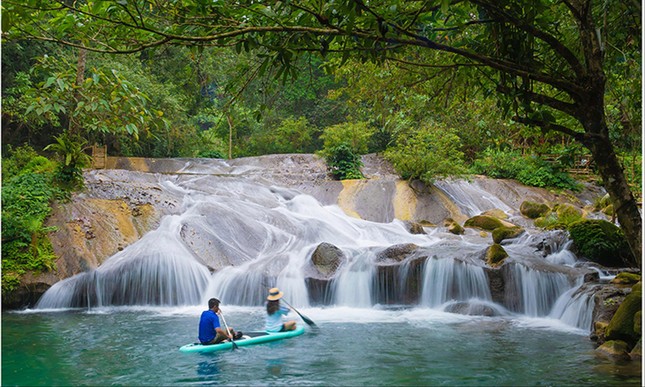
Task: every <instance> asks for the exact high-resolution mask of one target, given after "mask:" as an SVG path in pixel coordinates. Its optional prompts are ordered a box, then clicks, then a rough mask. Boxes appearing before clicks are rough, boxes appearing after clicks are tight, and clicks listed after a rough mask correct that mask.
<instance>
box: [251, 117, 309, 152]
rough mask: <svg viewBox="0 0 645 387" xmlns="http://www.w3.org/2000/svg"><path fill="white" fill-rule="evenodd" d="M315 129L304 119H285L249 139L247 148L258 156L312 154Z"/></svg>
mask: <svg viewBox="0 0 645 387" xmlns="http://www.w3.org/2000/svg"><path fill="white" fill-rule="evenodd" d="M314 136H315V128H314V127H313V126H311V125H310V124H309V122H308V121H307V119H306V118H305V117H300V118H299V119H294V118H291V117H290V118H286V119H285V120H283V121H282V122H281V123H280V125H279V126H278V127H277V128H274V129H273V130H271V131H269V132H264V133H261V134H259V135H258V136H256V137H253V138H252V139H251V144H249V148H250V149H253V151H254V152H255V153H258V154H277V153H312V152H313V151H314V150H315V149H312V148H311V144H312V139H313V137H314Z"/></svg>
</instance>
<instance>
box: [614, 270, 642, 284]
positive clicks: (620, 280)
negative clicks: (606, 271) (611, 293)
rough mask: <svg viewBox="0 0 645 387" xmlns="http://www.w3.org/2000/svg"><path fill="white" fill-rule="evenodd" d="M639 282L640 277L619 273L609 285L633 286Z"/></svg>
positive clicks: (634, 274) (633, 274)
mask: <svg viewBox="0 0 645 387" xmlns="http://www.w3.org/2000/svg"><path fill="white" fill-rule="evenodd" d="M640 280H641V276H640V275H639V274H636V273H629V272H626V271H624V272H621V273H618V275H616V278H614V279H613V280H611V283H613V284H618V285H633V284H636V283H638V282H639V281H640Z"/></svg>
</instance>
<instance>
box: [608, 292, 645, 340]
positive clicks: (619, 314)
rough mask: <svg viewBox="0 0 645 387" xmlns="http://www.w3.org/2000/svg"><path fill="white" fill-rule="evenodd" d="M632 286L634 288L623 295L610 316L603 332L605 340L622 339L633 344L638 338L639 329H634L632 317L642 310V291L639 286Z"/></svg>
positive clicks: (639, 334)
mask: <svg viewBox="0 0 645 387" xmlns="http://www.w3.org/2000/svg"><path fill="white" fill-rule="evenodd" d="M634 288H635V289H636V290H632V292H631V293H630V294H628V295H627V297H625V300H624V301H623V302H622V303H621V304H620V306H619V307H618V310H617V311H616V313H615V314H614V317H612V318H611V321H610V322H609V325H608V326H607V330H606V332H605V335H606V338H607V340H623V341H625V342H628V343H630V344H632V345H633V344H635V343H636V341H638V339H639V338H640V336H641V332H640V330H639V331H635V330H634V327H635V326H636V324H635V321H634V319H635V318H636V315H637V313H638V312H639V311H641V310H642V305H641V300H642V291H641V290H640V287H637V286H634Z"/></svg>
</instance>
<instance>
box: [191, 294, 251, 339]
mask: <svg viewBox="0 0 645 387" xmlns="http://www.w3.org/2000/svg"><path fill="white" fill-rule="evenodd" d="M219 304H220V302H219V300H218V299H217V298H211V299H210V300H208V310H205V311H203V312H202V316H201V318H200V319H199V341H200V342H201V343H202V344H203V345H208V344H217V343H221V342H222V341H224V340H226V339H229V340H232V339H233V338H235V339H239V338H240V337H242V332H237V333H235V331H234V330H233V328H231V327H229V328H228V332H226V330H225V329H222V327H221V326H220V323H219V316H218V313H220V309H219Z"/></svg>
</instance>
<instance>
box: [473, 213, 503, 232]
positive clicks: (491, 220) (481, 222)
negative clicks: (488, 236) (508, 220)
mask: <svg viewBox="0 0 645 387" xmlns="http://www.w3.org/2000/svg"><path fill="white" fill-rule="evenodd" d="M464 226H465V227H474V228H479V229H482V230H486V231H493V230H494V229H496V228H498V227H502V226H504V223H502V221H501V220H499V219H497V218H495V217H492V216H489V215H476V216H473V217H472V218H470V219H468V220H466V222H465V223H464Z"/></svg>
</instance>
